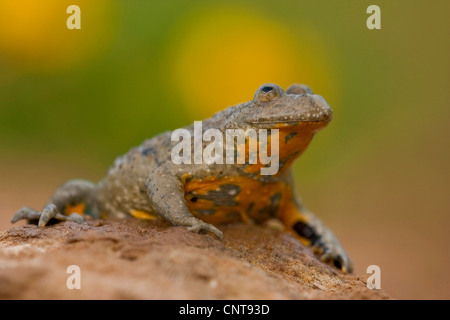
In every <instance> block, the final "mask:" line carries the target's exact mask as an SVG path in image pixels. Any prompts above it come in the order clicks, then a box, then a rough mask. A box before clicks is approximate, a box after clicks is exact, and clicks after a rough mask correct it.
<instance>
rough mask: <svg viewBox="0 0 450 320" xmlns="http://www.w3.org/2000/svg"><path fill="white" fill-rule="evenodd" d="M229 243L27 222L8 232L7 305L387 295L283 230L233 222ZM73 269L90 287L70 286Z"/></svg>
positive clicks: (126, 224)
mask: <svg viewBox="0 0 450 320" xmlns="http://www.w3.org/2000/svg"><path fill="white" fill-rule="evenodd" d="M222 230H223V231H224V236H225V242H224V243H222V242H220V241H218V240H216V239H215V238H213V237H212V236H209V235H200V234H194V233H191V232H188V231H186V229H185V228H182V227H172V226H170V225H169V224H168V223H166V222H163V221H143V220H135V219H131V220H122V221H113V220H106V221H92V222H89V224H88V225H78V224H75V223H72V222H64V223H59V224H56V225H53V226H49V227H46V228H38V227H37V226H34V225H26V226H17V227H14V228H12V229H10V230H8V231H5V232H2V233H0V298H2V299H386V298H388V296H387V295H386V294H385V293H384V292H383V291H381V290H369V289H367V287H366V282H365V281H366V278H365V277H358V276H353V275H343V274H342V273H341V272H339V271H336V270H335V269H333V268H332V267H329V266H328V265H325V264H323V263H321V262H319V261H318V260H317V259H316V258H315V257H314V256H313V255H312V253H311V251H310V250H309V249H308V248H306V247H304V246H303V245H302V244H301V243H299V242H298V241H297V240H296V239H294V238H293V237H292V236H290V235H287V234H285V233H283V232H280V231H278V230H275V229H272V228H269V227H261V226H253V225H245V224H233V225H227V226H223V227H222ZM70 265H77V266H79V268H80V280H81V282H80V283H81V289H79V290H77V289H73V290H69V289H68V288H67V285H66V282H67V279H68V277H69V276H70V275H71V274H68V273H67V268H68V267H69V266H70Z"/></svg>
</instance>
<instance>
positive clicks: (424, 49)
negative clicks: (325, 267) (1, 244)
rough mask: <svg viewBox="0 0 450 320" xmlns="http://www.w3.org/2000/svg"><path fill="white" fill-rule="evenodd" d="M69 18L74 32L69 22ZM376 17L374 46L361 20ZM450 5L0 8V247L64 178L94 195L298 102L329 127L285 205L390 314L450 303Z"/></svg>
mask: <svg viewBox="0 0 450 320" xmlns="http://www.w3.org/2000/svg"><path fill="white" fill-rule="evenodd" d="M72 4H76V5H78V6H79V7H80V8H81V30H68V29H67V27H66V20H67V18H68V17H69V14H67V13H66V8H67V7H68V6H69V5H72ZM371 4H377V5H379V6H380V8H381V20H382V22H381V24H382V29H381V30H368V29H367V27H366V19H367V18H368V16H369V15H368V14H366V9H367V7H368V6H369V5H371ZM449 10H450V2H449V1H447V0H435V1H433V2H432V3H431V2H425V1H407V0H398V1H387V0H377V1H364V0H352V1H328V0H314V1H313V0H309V1H296V2H293V1H277V2H276V3H275V2H273V1H265V0H259V1H256V0H255V1H227V2H215V1H199V0H198V1H195V2H194V1H189V2H188V1H181V0H179V1H170V2H168V1H145V0H141V1H124V0H123V1H118V0H117V1H106V0H96V1H88V0H71V1H66V0H41V1H32V0H14V1H11V0H0V70H1V72H0V230H6V229H8V228H10V224H9V219H10V217H11V216H12V214H13V213H14V212H15V210H17V209H18V208H20V207H21V206H23V205H27V206H31V207H36V208H37V209H40V208H41V207H42V205H43V204H44V203H45V201H46V200H47V198H48V197H49V196H50V195H51V193H52V192H53V190H54V189H55V188H56V187H57V186H58V185H59V184H60V183H62V182H64V181H65V180H67V179H69V178H74V177H80V178H88V179H91V180H94V181H96V180H99V179H100V178H101V177H102V175H103V174H104V173H105V171H106V169H107V167H108V166H109V165H110V164H111V163H112V161H113V160H114V158H115V157H116V156H118V155H120V154H123V153H125V152H126V151H127V150H128V149H129V148H131V147H132V146H135V145H138V144H140V142H141V141H142V140H144V139H146V138H149V137H151V136H153V135H155V134H157V133H159V132H161V131H164V130H170V129H175V128H178V127H181V126H185V125H188V124H190V123H191V122H192V121H194V120H201V119H203V118H205V117H208V116H210V115H212V114H213V113H214V112H215V111H218V110H221V109H223V108H225V107H226V106H229V105H233V104H236V103H239V102H243V101H248V100H250V99H252V97H253V94H254V92H255V91H256V89H257V88H258V86H259V85H261V84H263V83H265V82H273V83H277V84H279V85H281V86H283V87H285V88H286V87H287V86H288V85H289V84H291V83H293V82H300V83H305V84H308V85H309V86H311V87H312V88H313V90H314V91H315V92H316V93H319V94H321V95H323V96H324V97H325V99H326V100H327V101H328V102H329V103H330V105H331V106H332V107H333V109H334V120H333V122H332V123H331V125H330V126H329V127H328V128H327V129H325V130H324V131H323V132H321V133H319V134H318V135H317V137H316V139H315V141H314V142H313V143H312V144H311V146H310V149H309V151H307V152H306V153H305V154H304V155H303V156H302V158H301V159H300V160H299V161H297V163H296V164H295V168H294V169H295V174H296V181H297V186H298V187H297V189H298V191H299V193H300V194H301V196H302V198H303V200H304V202H305V203H306V205H307V206H308V207H309V209H310V210H312V211H313V212H316V213H317V214H318V215H319V217H321V218H322V219H323V220H324V221H325V222H326V223H327V224H328V225H329V226H330V227H331V229H333V230H334V231H335V233H336V234H337V235H338V237H339V238H340V239H341V242H342V243H343V245H344V247H345V248H346V249H347V250H348V251H349V253H350V255H351V256H352V257H353V259H354V262H355V265H356V273H360V274H363V273H365V271H366V268H367V266H369V265H372V264H376V265H379V266H380V267H381V271H382V278H381V279H382V288H383V289H385V290H386V291H387V292H388V293H389V294H390V295H392V296H393V297H394V298H416V299H417V298H447V299H448V298H450V276H449V272H448V270H447V269H448V266H449V265H450V253H449V250H448V248H447V245H448V244H449V242H450V234H449V231H450V228H449V226H450V215H449V213H450V212H449V211H450V203H449V196H448V193H449V181H450V174H449V172H450V170H449V169H450V143H449V141H450V139H449V137H450V128H449V126H448V123H447V121H448V120H449V116H450V108H449V102H450V90H449V88H448V87H449V80H450V61H449V51H450V50H449V49H450V44H449V40H448V39H449V36H450V22H449V19H448V17H447V16H448V11H449Z"/></svg>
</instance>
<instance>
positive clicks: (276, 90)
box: [254, 83, 284, 102]
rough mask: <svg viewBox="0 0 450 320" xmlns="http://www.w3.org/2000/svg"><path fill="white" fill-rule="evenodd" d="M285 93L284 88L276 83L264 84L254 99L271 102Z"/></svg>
mask: <svg viewBox="0 0 450 320" xmlns="http://www.w3.org/2000/svg"><path fill="white" fill-rule="evenodd" d="M283 93H284V91H283V89H281V88H280V87H279V86H277V85H276V84H271V83H269V84H264V85H262V86H261V87H259V89H258V90H257V91H256V93H255V98H254V101H256V102H269V101H272V100H275V99H277V98H279V97H280V96H281V95H282V94H283Z"/></svg>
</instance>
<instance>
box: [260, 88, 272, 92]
mask: <svg viewBox="0 0 450 320" xmlns="http://www.w3.org/2000/svg"><path fill="white" fill-rule="evenodd" d="M272 90H273V88H272V87H262V89H261V91H263V92H265V93H267V92H269V91H272Z"/></svg>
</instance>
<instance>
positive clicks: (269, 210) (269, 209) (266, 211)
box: [255, 192, 281, 222]
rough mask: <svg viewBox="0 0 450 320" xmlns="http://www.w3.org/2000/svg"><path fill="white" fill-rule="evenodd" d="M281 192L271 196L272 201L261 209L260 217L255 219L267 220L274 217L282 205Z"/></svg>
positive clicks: (258, 220)
mask: <svg viewBox="0 0 450 320" xmlns="http://www.w3.org/2000/svg"><path fill="white" fill-rule="evenodd" d="M280 202H281V193H280V192H277V193H275V194H273V195H272V196H271V197H270V203H269V204H268V205H266V206H265V207H263V208H262V209H261V210H259V213H258V217H257V218H256V219H255V220H256V221H257V222H261V221H265V220H267V219H270V218H271V217H273V216H274V215H275V214H276V213H277V211H278V208H279V206H280Z"/></svg>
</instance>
